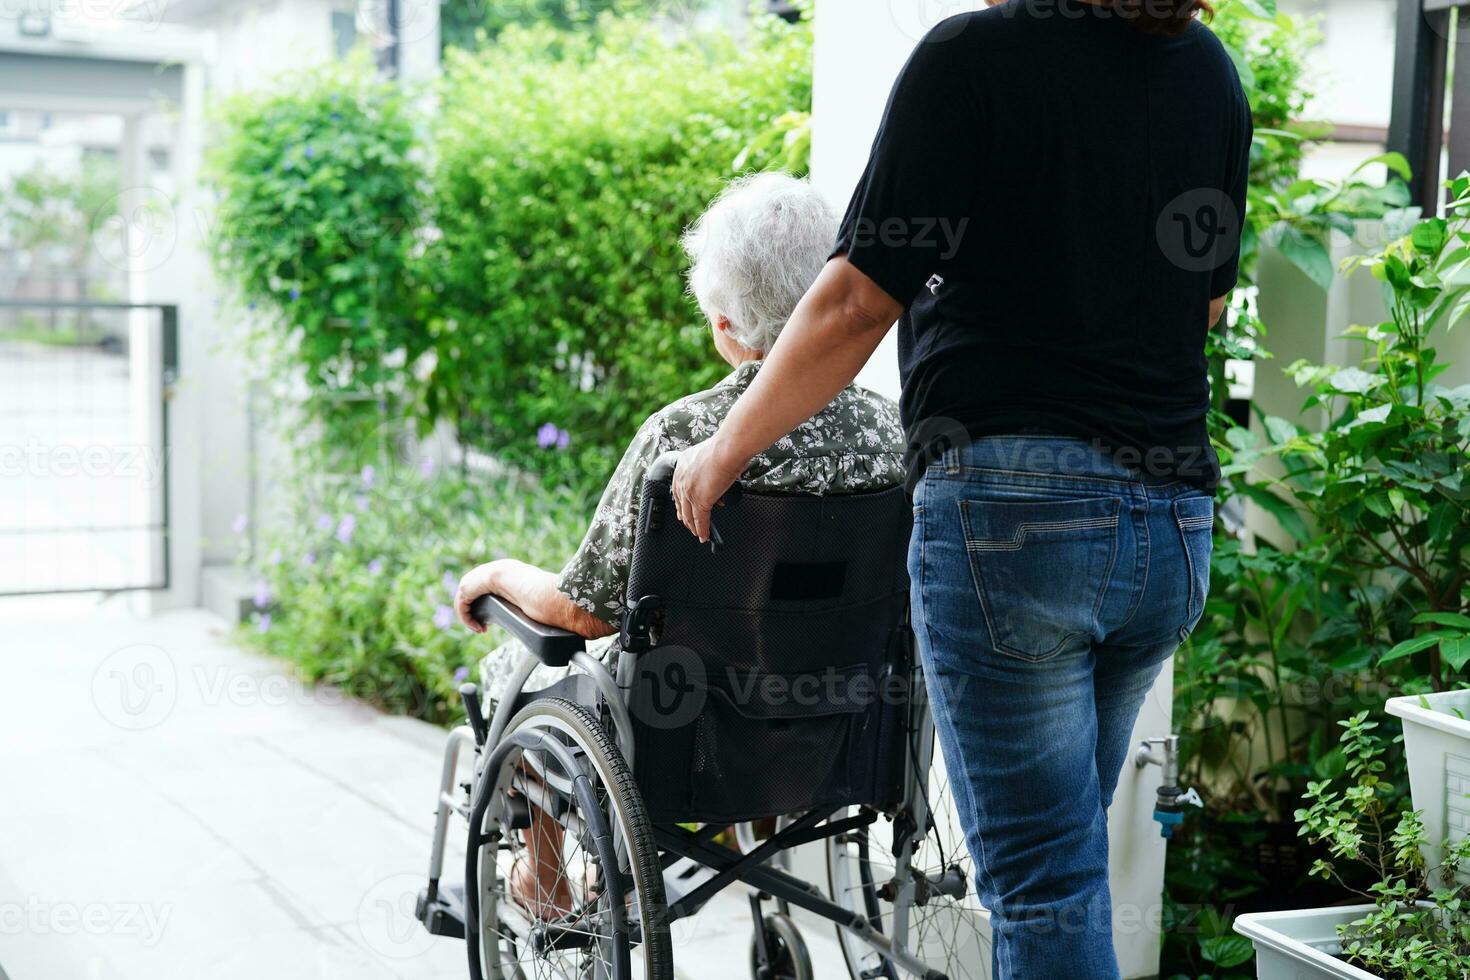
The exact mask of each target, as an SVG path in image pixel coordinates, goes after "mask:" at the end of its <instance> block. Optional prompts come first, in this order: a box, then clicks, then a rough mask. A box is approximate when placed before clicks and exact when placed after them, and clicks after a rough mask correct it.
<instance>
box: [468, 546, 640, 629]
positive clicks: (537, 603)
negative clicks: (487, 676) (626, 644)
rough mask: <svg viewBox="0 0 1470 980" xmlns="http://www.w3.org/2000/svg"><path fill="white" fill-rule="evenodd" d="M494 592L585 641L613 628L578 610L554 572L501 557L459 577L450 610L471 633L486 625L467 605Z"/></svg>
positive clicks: (538, 619) (547, 622)
mask: <svg viewBox="0 0 1470 980" xmlns="http://www.w3.org/2000/svg"><path fill="white" fill-rule="evenodd" d="M492 594H493V595H498V596H500V597H501V598H502V599H505V600H506V601H507V602H510V603H511V604H513V605H516V606H519V607H520V609H521V612H523V613H525V614H526V615H527V616H530V617H531V618H532V619H534V620H536V621H537V622H538V623H545V624H546V625H547V626H555V627H557V628H558V629H564V630H571V631H572V632H573V633H576V634H578V635H579V636H585V637H587V639H589V640H593V639H596V638H597V637H599V636H611V635H612V634H613V633H616V632H617V630H616V629H614V628H613V627H612V626H610V625H608V624H607V623H604V622H603V621H602V620H600V619H598V618H597V617H596V616H594V615H592V614H591V613H589V612H587V611H586V610H585V609H582V608H581V607H580V606H578V605H577V604H576V603H574V602H572V600H570V599H568V598H567V597H566V596H564V595H562V594H561V593H560V592H559V591H557V588H556V575H554V574H553V573H551V572H548V571H546V570H544V569H540V568H537V567H536V566H535V565H528V564H526V563H525V562H523V561H516V560H515V559H513V558H502V559H500V560H499V561H492V562H490V563H488V564H485V565H481V566H479V567H478V568H475V569H472V570H471V571H470V572H469V573H467V574H466V575H465V577H464V578H462V579H460V582H459V591H458V592H457V593H456V594H455V596H454V609H455V612H457V613H459V619H460V622H462V623H464V624H465V625H466V626H468V627H469V628H470V630H472V631H473V632H475V633H483V632H485V629H486V627H485V626H484V625H483V624H481V623H478V622H476V621H475V617H474V616H472V615H470V605H471V603H473V602H474V601H475V600H476V599H478V598H480V596H482V595H492Z"/></svg>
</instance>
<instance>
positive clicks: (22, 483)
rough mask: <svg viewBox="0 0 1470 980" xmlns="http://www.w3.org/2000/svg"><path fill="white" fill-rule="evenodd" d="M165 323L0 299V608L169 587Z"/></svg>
mask: <svg viewBox="0 0 1470 980" xmlns="http://www.w3.org/2000/svg"><path fill="white" fill-rule="evenodd" d="M177 370H178V311H177V308H176V307H174V306H168V305H157V304H133V303H101V302H86V301H76V302H66V301H46V300H0V596H4V595H34V594H41V593H58V592H96V591H103V592H120V591H129V590H138V589H165V588H167V587H168V585H169V572H170V569H169V479H168V477H169V418H168V411H169V408H168V405H169V395H170V393H171V390H172V385H173V383H174V380H175V377H176V375H177Z"/></svg>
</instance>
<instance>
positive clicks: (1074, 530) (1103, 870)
mask: <svg viewBox="0 0 1470 980" xmlns="http://www.w3.org/2000/svg"><path fill="white" fill-rule="evenodd" d="M1213 517H1214V503H1213V499H1212V498H1211V497H1210V496H1209V495H1208V494H1207V493H1206V492H1203V491H1201V490H1199V489H1197V488H1195V487H1193V486H1190V485H1188V484H1185V483H1180V482H1175V481H1168V480H1164V479H1156V478H1149V477H1143V476H1140V475H1138V474H1137V473H1136V472H1135V471H1132V470H1130V469H1128V468H1126V467H1124V466H1123V465H1120V463H1118V462H1117V461H1115V460H1114V459H1113V458H1112V457H1111V456H1110V455H1108V454H1107V453H1105V452H1102V451H1100V450H1098V449H1095V448H1094V447H1092V446H1090V445H1089V444H1087V443H1085V442H1081V441H1079V440H1074V439H1062V438H1053V437H1049V436H1003V437H993V438H985V439H980V440H977V441H976V442H975V443H973V444H972V445H969V446H965V447H962V448H958V449H952V450H950V451H949V452H947V453H946V454H945V455H944V457H943V458H942V459H941V460H939V461H938V462H935V463H934V464H932V465H931V466H930V467H929V468H928V470H927V471H926V472H925V473H924V475H923V477H922V478H921V479H920V481H919V484H918V486H917V487H916V489H915V495H914V536H913V540H912V543H911V545H910V550H909V573H910V575H911V576H912V580H913V607H914V630H915V633H916V635H917V637H918V642H919V650H920V653H921V655H922V657H923V664H924V672H925V678H926V681H927V683H928V686H929V691H930V696H931V698H932V701H933V709H934V719H935V725H936V728H937V730H938V736H939V742H940V745H941V747H942V750H943V753H944V760H945V764H946V766H947V767H948V771H949V775H950V782H951V785H952V786H953V787H954V793H953V795H954V799H955V804H956V806H957V807H958V809H959V817H960V820H961V823H962V825H963V826H964V828H965V834H966V839H967V842H968V844H969V849H970V853H971V855H972V856H973V857H974V859H975V868H976V887H977V888H978V889H979V896H980V900H981V901H982V902H983V903H984V904H985V906H986V908H988V909H989V910H990V912H991V916H992V918H991V924H992V927H993V933H994V947H993V950H992V954H991V966H992V972H993V977H994V980H1055V978H1058V977H1078V978H1086V980H1109V978H1116V977H1118V964H1117V957H1116V956H1115V954H1114V952H1113V930H1112V923H1111V919H1112V908H1111V902H1110V899H1109V894H1108V834H1107V807H1108V805H1109V803H1111V802H1112V798H1113V790H1114V789H1115V788H1116V786H1117V783H1118V775H1119V772H1120V771H1121V769H1122V767H1123V763H1124V761H1125V759H1126V757H1127V755H1128V748H1129V736H1130V733H1131V732H1132V729H1133V723H1134V721H1135V719H1136V718H1137V716H1138V710H1139V708H1140V707H1141V706H1142V704H1143V699H1144V697H1145V695H1146V694H1147V693H1148V691H1149V688H1150V687H1151V686H1152V685H1153V682H1154V680H1155V678H1157V677H1158V674H1159V670H1160V669H1161V667H1162V666H1163V663H1164V661H1166V660H1167V659H1168V658H1169V657H1170V656H1171V655H1172V654H1173V653H1174V651H1175V649H1176V648H1177V647H1178V646H1179V642H1180V640H1181V639H1183V638H1184V637H1185V636H1186V635H1187V634H1188V632H1189V631H1190V630H1191V629H1193V628H1194V625H1195V623H1196V622H1198V620H1199V618H1200V615H1201V613H1202V612H1203V610H1204V601H1205V592H1206V589H1207V587H1208V583H1209V565H1210V541H1211V536H1210V529H1211V524H1212V522H1213Z"/></svg>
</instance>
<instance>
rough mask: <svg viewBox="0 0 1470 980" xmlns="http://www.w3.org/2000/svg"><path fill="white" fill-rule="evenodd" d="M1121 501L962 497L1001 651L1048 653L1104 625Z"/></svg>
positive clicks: (978, 582) (982, 594) (969, 545)
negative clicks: (1102, 613) (1101, 613)
mask: <svg viewBox="0 0 1470 980" xmlns="http://www.w3.org/2000/svg"><path fill="white" fill-rule="evenodd" d="M1122 503H1123V501H1122V500H1121V499H1120V498H1118V497H1092V498H1088V499H1084V500H1027V501H1011V500H1004V501H1002V500H961V501H960V520H961V522H962V523H963V525H964V533H965V550H966V552H967V553H968V554H969V558H970V571H971V573H972V574H973V575H974V578H975V591H976V593H977V594H978V596H979V599H980V609H981V612H982V614H983V615H984V617H985V625H986V628H987V629H988V630H989V632H990V641H991V644H992V645H993V646H994V647H995V648H996V649H997V650H999V651H1000V652H1002V653H1006V654H1009V655H1011V656H1014V657H1020V658H1022V659H1024V660H1033V661H1039V660H1046V659H1048V658H1049V657H1052V656H1055V655H1056V654H1057V653H1059V652H1060V651H1061V650H1062V648H1063V647H1065V646H1066V645H1067V644H1068V643H1069V642H1071V641H1073V640H1075V639H1077V638H1078V637H1083V636H1091V635H1093V634H1094V633H1096V632H1097V631H1098V629H1099V626H1098V614H1099V611H1100V609H1101V606H1102V601H1103V597H1104V595H1105V594H1106V591H1107V585H1108V580H1109V579H1110V578H1111V577H1112V572H1113V561H1114V558H1115V557H1116V555H1117V547H1118V511H1119V509H1120V508H1121V506H1122Z"/></svg>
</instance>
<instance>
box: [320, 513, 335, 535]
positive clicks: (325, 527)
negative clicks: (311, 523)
mask: <svg viewBox="0 0 1470 980" xmlns="http://www.w3.org/2000/svg"><path fill="white" fill-rule="evenodd" d="M336 523H337V522H336V521H334V520H332V518H331V515H329V514H322V515H320V516H319V517H317V519H316V529H317V530H318V531H330V530H331V529H332V528H333V526H335V525H336Z"/></svg>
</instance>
